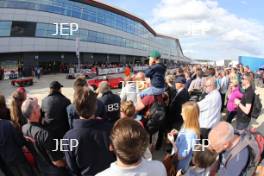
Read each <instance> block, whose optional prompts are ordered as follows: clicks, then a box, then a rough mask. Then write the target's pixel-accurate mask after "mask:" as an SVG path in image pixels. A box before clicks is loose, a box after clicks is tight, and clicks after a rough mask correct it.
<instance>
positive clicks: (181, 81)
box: [175, 76, 186, 84]
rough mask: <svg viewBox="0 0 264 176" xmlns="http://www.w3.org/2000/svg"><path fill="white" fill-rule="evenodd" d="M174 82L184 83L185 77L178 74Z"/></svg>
mask: <svg viewBox="0 0 264 176" xmlns="http://www.w3.org/2000/svg"><path fill="white" fill-rule="evenodd" d="M175 83H181V84H185V83H186V79H185V78H184V77H182V76H179V77H177V78H176V80H175Z"/></svg>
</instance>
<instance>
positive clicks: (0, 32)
mask: <svg viewBox="0 0 264 176" xmlns="http://www.w3.org/2000/svg"><path fill="white" fill-rule="evenodd" d="M0 36H1V37H5V36H10V29H0Z"/></svg>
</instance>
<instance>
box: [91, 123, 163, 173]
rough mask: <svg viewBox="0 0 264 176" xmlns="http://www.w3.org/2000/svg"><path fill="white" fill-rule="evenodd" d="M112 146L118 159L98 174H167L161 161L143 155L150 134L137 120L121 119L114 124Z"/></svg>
mask: <svg viewBox="0 0 264 176" xmlns="http://www.w3.org/2000/svg"><path fill="white" fill-rule="evenodd" d="M111 141H112V143H111V146H112V148H113V150H114V152H115V154H116V156H117V161H116V162H114V163H112V164H111V166H110V167H109V168H108V169H106V170H104V171H103V172H101V173H99V174H97V175H96V176H110V175H115V176H123V175H138V176H166V175H167V173H166V170H165V167H164V166H163V164H162V163H161V162H160V161H147V160H145V159H143V155H144V153H145V151H146V149H147V147H148V134H147V132H146V131H145V130H144V128H143V127H142V126H141V125H140V124H139V123H138V122H136V121H135V120H132V119H130V118H124V119H120V120H118V121H117V122H116V124H115V125H114V128H113V130H112V134H111Z"/></svg>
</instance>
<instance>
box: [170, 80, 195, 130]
mask: <svg viewBox="0 0 264 176" xmlns="http://www.w3.org/2000/svg"><path fill="white" fill-rule="evenodd" d="M185 83H186V80H185V78H184V77H177V78H176V80H175V83H174V84H175V87H176V95H175V96H174V97H173V98H172V100H171V103H170V105H169V114H170V115H169V117H170V119H168V121H169V124H171V125H172V126H171V128H170V129H172V128H176V129H177V130H179V129H180V128H181V126H182V123H183V119H182V115H181V110H182V105H183V104H184V103H185V102H187V101H188V100H189V98H190V97H189V93H188V91H187V89H186V88H185Z"/></svg>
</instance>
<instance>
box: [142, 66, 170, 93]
mask: <svg viewBox="0 0 264 176" xmlns="http://www.w3.org/2000/svg"><path fill="white" fill-rule="evenodd" d="M165 72H166V66H165V65H163V64H160V63H159V64H155V65H152V66H150V67H149V68H148V69H147V70H146V71H145V76H146V77H148V78H150V80H151V85H152V86H153V87H156V88H164V87H165Z"/></svg>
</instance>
